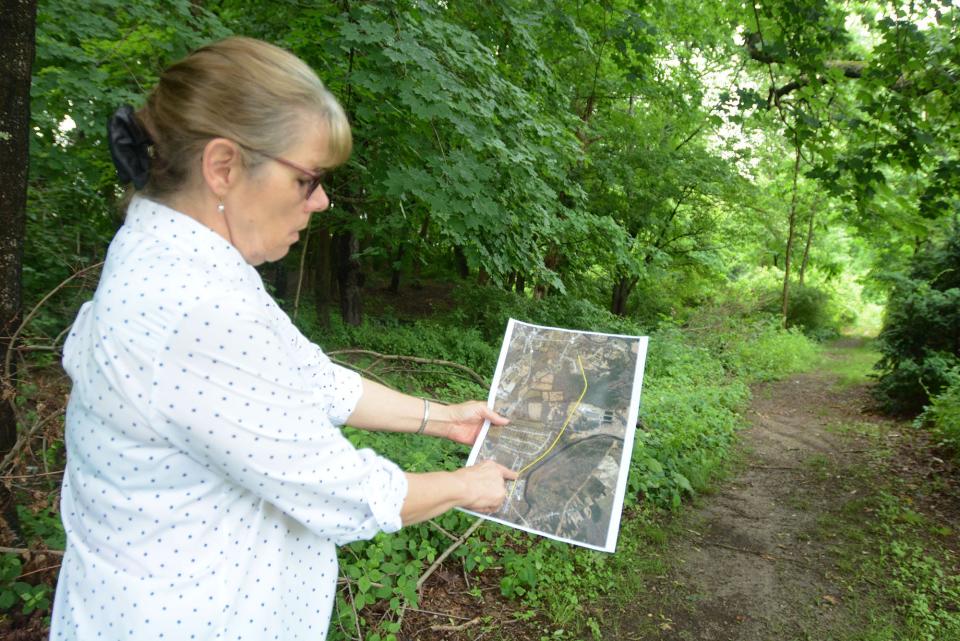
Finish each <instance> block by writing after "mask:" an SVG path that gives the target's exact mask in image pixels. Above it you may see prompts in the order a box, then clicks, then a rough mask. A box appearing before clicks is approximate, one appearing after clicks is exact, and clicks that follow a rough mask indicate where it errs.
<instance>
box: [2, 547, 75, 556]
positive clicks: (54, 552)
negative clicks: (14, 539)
mask: <svg viewBox="0 0 960 641" xmlns="http://www.w3.org/2000/svg"><path fill="white" fill-rule="evenodd" d="M0 554H22V555H24V556H26V555H28V554H52V555H54V556H63V550H31V549H30V548H8V547H3V546H0Z"/></svg>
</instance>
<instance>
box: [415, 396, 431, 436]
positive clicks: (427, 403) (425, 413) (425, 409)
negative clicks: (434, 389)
mask: <svg viewBox="0 0 960 641" xmlns="http://www.w3.org/2000/svg"><path fill="white" fill-rule="evenodd" d="M429 420H430V401H428V400H427V399H423V420H422V421H421V422H420V429H419V430H417V434H423V431H424V430H425V429H427V421H429Z"/></svg>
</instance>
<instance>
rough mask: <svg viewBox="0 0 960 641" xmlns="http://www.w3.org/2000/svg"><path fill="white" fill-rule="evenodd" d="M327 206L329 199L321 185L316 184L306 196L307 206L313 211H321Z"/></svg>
mask: <svg viewBox="0 0 960 641" xmlns="http://www.w3.org/2000/svg"><path fill="white" fill-rule="evenodd" d="M329 206H330V199H329V198H328V197H327V192H326V191H324V190H323V185H317V188H316V189H314V190H313V193H312V194H310V197H309V198H307V207H309V208H310V211H311V212H314V211H323V210H325V209H327V208H328V207H329Z"/></svg>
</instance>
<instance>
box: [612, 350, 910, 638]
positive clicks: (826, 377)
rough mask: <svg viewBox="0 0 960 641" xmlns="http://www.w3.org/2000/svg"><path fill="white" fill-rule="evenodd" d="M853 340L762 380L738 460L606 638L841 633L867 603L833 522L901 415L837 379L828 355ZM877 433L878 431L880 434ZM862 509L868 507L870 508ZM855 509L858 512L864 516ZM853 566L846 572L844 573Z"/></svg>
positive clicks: (858, 621)
mask: <svg viewBox="0 0 960 641" xmlns="http://www.w3.org/2000/svg"><path fill="white" fill-rule="evenodd" d="M858 346H859V342H858V341H855V340H845V341H839V342H836V343H833V344H831V346H830V347H829V348H828V351H827V353H826V354H825V364H826V366H824V367H821V368H819V369H818V370H816V371H813V372H808V373H804V374H798V375H793V376H790V377H788V378H786V379H785V380H781V381H777V382H772V383H766V384H761V385H757V386H756V387H754V389H753V401H752V403H751V407H750V410H749V412H748V414H747V418H748V420H749V422H750V426H749V427H748V428H747V429H745V430H743V431H742V432H741V433H740V446H739V450H740V454H741V461H740V463H739V465H738V466H736V469H735V471H734V472H733V473H732V474H731V475H730V477H729V478H728V479H727V480H724V481H721V482H719V483H718V485H717V486H716V488H715V489H714V490H713V491H712V492H710V493H709V494H707V495H705V496H703V497H701V498H700V500H699V501H698V502H697V503H696V504H695V505H694V507H693V508H691V509H690V510H688V511H687V512H686V513H685V514H684V515H683V516H681V518H680V519H678V520H679V523H678V524H676V527H674V528H671V529H672V530H675V533H674V534H671V536H670V541H669V542H668V544H667V546H666V548H665V549H664V550H662V551H661V554H662V556H663V560H664V564H665V566H666V567H667V568H669V569H668V570H667V571H666V573H665V574H662V575H659V576H654V577H651V578H645V579H644V581H643V584H644V585H645V589H646V593H645V594H643V595H641V596H640V597H639V598H638V599H637V601H635V602H634V603H633V604H632V605H629V604H625V605H624V606H623V607H622V610H621V612H619V613H617V616H613V617H609V618H607V619H606V621H607V625H606V626H605V627H606V628H607V629H605V630H604V638H611V639H614V638H615V639H625V640H626V639H662V640H664V641H674V640H676V641H681V640H682V641H700V640H704V641H705V640H711V641H761V640H762V641H770V640H774V639H776V640H781V639H782V640H787V639H798V640H799V639H838V638H847V637H848V636H849V635H852V634H855V633H856V630H857V629H858V627H859V626H861V625H862V624H863V623H864V621H863V620H862V618H863V617H864V616H866V615H865V613H864V612H863V611H862V608H860V607H859V606H860V605H861V604H860V603H858V601H857V599H856V598H852V599H849V598H848V597H850V595H851V594H853V593H854V592H855V591H856V589H857V586H856V585H855V583H856V580H855V579H852V578H851V577H850V576H846V575H845V574H844V572H843V571H841V570H840V567H841V565H840V564H839V563H838V556H837V554H836V552H837V544H838V543H839V541H838V540H837V539H836V538H835V537H836V532H835V531H834V530H833V528H831V527H830V524H835V523H836V522H838V521H841V520H843V519H844V518H849V514H850V512H851V510H850V509H849V508H850V505H851V502H852V501H855V500H856V499H857V498H858V497H861V496H864V495H865V494H869V493H870V489H871V488H870V487H869V484H870V483H869V476H870V475H869V474H867V475H864V474H863V471H864V470H866V469H872V470H873V471H874V473H876V466H874V465H871V464H870V463H869V461H870V458H871V457H872V456H873V455H874V452H875V449H876V448H878V447H884V445H883V444H881V443H880V442H879V441H878V440H877V439H878V438H880V439H881V440H882V439H896V438H897V437H898V434H896V428H897V425H896V424H895V423H890V422H888V421H885V419H883V418H881V417H878V416H875V415H873V414H871V413H869V411H868V410H866V409H865V408H866V407H867V405H868V403H869V397H868V395H867V386H866V385H864V384H863V383H859V384H852V385H851V384H844V383H843V381H842V380H841V377H840V376H838V375H837V374H836V373H832V370H831V368H830V367H829V364H830V361H843V360H844V359H847V358H848V357H850V352H851V351H852V350H855V349H856V348H857V347H858ZM880 435H882V436H880ZM868 511H869V510H868ZM864 516H866V515H858V516H855V517H854V518H863V517H864ZM848 574H849V573H848Z"/></svg>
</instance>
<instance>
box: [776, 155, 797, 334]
mask: <svg viewBox="0 0 960 641" xmlns="http://www.w3.org/2000/svg"><path fill="white" fill-rule="evenodd" d="M794 143H795V145H796V150H797V154H796V157H795V158H794V161H793V195H792V196H791V198H790V226H789V231H788V232H787V247H786V251H785V252H784V254H783V295H782V296H781V299H780V303H781V304H780V324H781V325H782V326H783V327H786V326H787V311H788V310H789V304H790V255H791V249H792V247H793V237H794V235H796V227H797V174H799V173H800V141H798V140H795V141H794Z"/></svg>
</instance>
